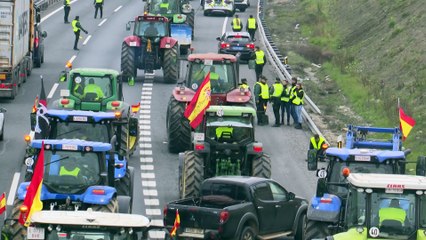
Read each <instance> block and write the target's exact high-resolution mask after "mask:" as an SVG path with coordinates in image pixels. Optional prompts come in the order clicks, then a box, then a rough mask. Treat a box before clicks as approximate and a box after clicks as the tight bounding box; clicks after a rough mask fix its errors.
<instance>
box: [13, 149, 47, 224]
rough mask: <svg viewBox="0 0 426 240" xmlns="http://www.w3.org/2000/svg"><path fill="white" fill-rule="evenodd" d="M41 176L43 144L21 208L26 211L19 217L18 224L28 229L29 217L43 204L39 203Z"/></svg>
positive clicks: (39, 209) (41, 207) (42, 169)
mask: <svg viewBox="0 0 426 240" xmlns="http://www.w3.org/2000/svg"><path fill="white" fill-rule="evenodd" d="M43 174H44V142H42V144H41V150H40V153H39V155H38V158H37V163H36V166H35V168H34V174H33V177H32V179H31V182H30V185H29V187H28V189H27V194H26V195H25V199H24V204H23V205H22V206H21V209H26V211H22V212H21V214H20V215H19V223H21V224H22V225H24V226H26V227H28V226H29V224H30V221H31V216H32V215H33V214H34V213H35V212H38V211H41V210H42V209H43V203H42V202H41V199H40V195H41V187H42V185H43Z"/></svg>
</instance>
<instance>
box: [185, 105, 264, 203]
mask: <svg viewBox="0 0 426 240" xmlns="http://www.w3.org/2000/svg"><path fill="white" fill-rule="evenodd" d="M255 116H256V110H254V109H253V108H251V107H242V106H210V107H209V108H208V109H207V111H206V113H205V114H204V119H203V122H202V123H201V124H200V126H199V127H198V128H197V129H196V132H195V133H194V150H192V151H186V152H184V153H180V154H179V194H180V197H181V198H187V197H193V196H195V195H198V193H199V192H200V187H201V182H202V181H203V180H204V179H207V178H210V177H214V176H224V175H242V176H256V177H264V178H270V177H271V159H270V157H269V156H268V155H267V154H265V153H264V152H263V145H262V143H260V142H257V141H256V140H255V136H254V127H253V119H254V117H255Z"/></svg>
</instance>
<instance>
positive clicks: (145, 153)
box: [139, 150, 152, 156]
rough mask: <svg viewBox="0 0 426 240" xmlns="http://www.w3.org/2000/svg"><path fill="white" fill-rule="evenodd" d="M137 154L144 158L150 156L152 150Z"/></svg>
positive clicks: (141, 151)
mask: <svg viewBox="0 0 426 240" xmlns="http://www.w3.org/2000/svg"><path fill="white" fill-rule="evenodd" d="M139 154H140V155H144V156H152V150H140V151H139Z"/></svg>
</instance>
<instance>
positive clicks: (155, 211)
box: [145, 208, 161, 216]
mask: <svg viewBox="0 0 426 240" xmlns="http://www.w3.org/2000/svg"><path fill="white" fill-rule="evenodd" d="M145 212H146V215H148V216H160V215H161V210H160V209H158V208H147V209H146V211H145Z"/></svg>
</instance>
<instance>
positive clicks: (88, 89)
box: [83, 78, 104, 101]
mask: <svg viewBox="0 0 426 240" xmlns="http://www.w3.org/2000/svg"><path fill="white" fill-rule="evenodd" d="M88 93H94V94H96V98H95V99H94V100H96V101H98V100H99V99H101V98H103V97H104V93H103V91H102V89H101V87H99V86H98V85H96V84H95V80H94V79H93V78H91V79H89V84H87V85H86V86H85V87H84V93H83V98H85V97H86V95H87V94H88Z"/></svg>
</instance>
